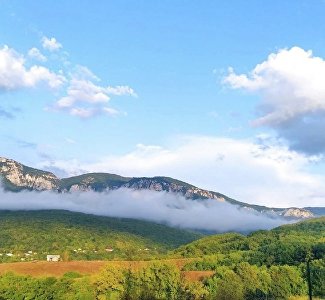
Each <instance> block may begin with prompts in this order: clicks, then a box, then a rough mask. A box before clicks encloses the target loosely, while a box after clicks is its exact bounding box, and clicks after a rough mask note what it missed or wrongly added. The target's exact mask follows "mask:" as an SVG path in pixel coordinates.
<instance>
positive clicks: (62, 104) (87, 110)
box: [55, 69, 136, 118]
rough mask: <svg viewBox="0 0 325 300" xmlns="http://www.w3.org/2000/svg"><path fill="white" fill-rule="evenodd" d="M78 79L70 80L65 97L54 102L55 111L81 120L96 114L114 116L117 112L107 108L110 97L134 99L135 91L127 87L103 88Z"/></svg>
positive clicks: (86, 80) (89, 81)
mask: <svg viewBox="0 0 325 300" xmlns="http://www.w3.org/2000/svg"><path fill="white" fill-rule="evenodd" d="M87 70H88V69H87ZM88 75H89V74H88ZM78 77H79V78H80V75H79V76H78ZM79 78H72V79H71V81H70V84H69V87H68V89H67V95H66V96H64V97H62V98H60V99H59V100H58V101H57V102H56V105H55V108H56V109H57V110H62V111H67V112H69V113H70V114H71V115H73V116H78V117H81V118H89V117H92V116H94V115H98V114H109V115H116V114H118V113H119V112H118V111H117V110H115V109H113V108H110V107H107V103H108V102H109V100H110V96H111V95H114V96H122V95H128V96H133V97H136V93H135V91H134V90H133V89H132V88H130V87H128V86H116V87H111V86H108V87H104V86H100V85H97V84H95V83H94V82H92V81H91V80H88V79H79Z"/></svg>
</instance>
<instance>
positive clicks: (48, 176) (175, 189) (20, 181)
mask: <svg viewBox="0 0 325 300" xmlns="http://www.w3.org/2000/svg"><path fill="white" fill-rule="evenodd" d="M0 176H1V178H2V185H3V188H4V189H5V190H8V191H14V192H18V191H21V190H24V189H26V190H36V191H44V190H52V191H56V192H63V193H65V192H78V191H79V192H84V191H96V192H103V191H108V190H115V189H119V188H128V189H134V190H152V191H156V192H162V191H164V192H167V193H177V194H180V195H182V196H184V197H186V198H187V199H190V200H204V199H213V200H216V201H222V202H228V203H230V204H233V205H237V206H240V207H242V209H249V210H251V211H253V212H254V211H255V212H256V213H262V214H267V215H268V216H273V217H284V218H290V219H304V218H311V217H314V214H313V212H312V211H311V210H310V209H303V208H268V207H265V206H259V205H251V204H247V203H243V202H239V201H237V200H234V199H231V198H229V197H227V196H225V195H223V194H220V193H217V192H212V191H207V190H204V189H200V188H198V187H195V186H193V185H190V184H188V183H186V182H182V181H179V180H176V179H173V178H169V177H140V178H137V177H132V178H130V177H122V176H119V175H115V174H108V173H89V174H83V175H80V176H74V177H69V178H63V179H59V178H58V177H56V176H55V175H54V174H52V173H50V172H46V171H42V170H38V169H34V168H30V167H27V166H24V165H22V164H20V163H18V162H16V161H14V160H12V159H7V158H3V157H0Z"/></svg>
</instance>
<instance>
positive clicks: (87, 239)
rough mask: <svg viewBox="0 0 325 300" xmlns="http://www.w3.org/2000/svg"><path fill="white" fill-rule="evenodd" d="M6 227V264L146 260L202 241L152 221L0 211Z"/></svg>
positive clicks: (2, 252)
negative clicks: (49, 258) (51, 258)
mask: <svg viewBox="0 0 325 300" xmlns="http://www.w3.org/2000/svg"><path fill="white" fill-rule="evenodd" d="M0 227H1V231H0V261H28V260H33V259H40V260H44V259H45V257H46V254H61V255H63V256H64V255H65V256H66V258H68V257H69V258H70V259H72V260H74V259H85V260H94V259H114V258H128V259H131V258H146V257H151V256H155V255H157V254H159V253H165V251H166V250H167V249H172V248H175V247H177V246H179V245H181V244H185V243H188V242H190V241H193V240H195V239H197V238H199V237H201V236H202V235H200V234H198V233H194V232H190V231H186V230H180V229H176V228H171V227H167V226H164V225H160V224H155V223H151V222H145V221H139V220H132V219H118V218H110V217H99V216H93V215H86V214H82V213H74V212H68V211H58V210H44V211H0ZM140 249H141V250H140ZM11 254H12V255H11Z"/></svg>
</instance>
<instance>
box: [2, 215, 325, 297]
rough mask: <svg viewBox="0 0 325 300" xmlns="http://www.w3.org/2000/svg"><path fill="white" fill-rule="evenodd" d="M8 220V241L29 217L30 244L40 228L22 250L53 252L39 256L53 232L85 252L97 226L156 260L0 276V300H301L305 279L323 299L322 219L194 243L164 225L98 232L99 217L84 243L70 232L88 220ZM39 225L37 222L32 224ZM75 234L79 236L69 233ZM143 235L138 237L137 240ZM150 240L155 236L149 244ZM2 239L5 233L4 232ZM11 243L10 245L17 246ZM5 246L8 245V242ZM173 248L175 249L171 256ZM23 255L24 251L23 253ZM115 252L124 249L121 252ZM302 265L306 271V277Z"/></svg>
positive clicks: (123, 224)
mask: <svg viewBox="0 0 325 300" xmlns="http://www.w3.org/2000/svg"><path fill="white" fill-rule="evenodd" d="M11 214H12V215H11ZM15 214H18V215H19V216H20V218H21V219H19V218H17V219H16V220H17V228H18V229H17V231H15V232H14V231H12V232H11V234H21V232H22V231H19V230H22V229H19V228H21V227H23V226H22V224H23V223H24V222H27V220H28V218H29V217H31V216H32V215H33V216H34V218H32V221H31V222H27V224H28V226H27V228H28V230H27V231H29V230H30V231H31V233H30V236H31V237H32V236H33V234H32V232H34V231H33V230H36V228H37V230H36V231H35V233H36V232H37V233H40V230H41V228H42V226H43V227H44V228H43V229H44V232H43V234H44V236H42V239H44V241H43V242H40V240H35V237H33V239H32V240H31V241H30V243H31V244H29V245H28V246H29V247H31V245H33V243H37V242H39V243H40V245H37V244H34V245H37V247H39V248H41V247H44V249H51V250H52V249H53V248H46V247H49V246H50V247H52V246H53V245H52V244H51V243H50V242H49V241H50V240H49V239H50V238H49V239H46V232H47V234H48V235H49V236H51V234H50V232H51V233H52V231H54V233H55V234H57V235H55V234H54V235H53V238H54V237H55V238H58V237H59V236H61V235H62V234H64V236H63V237H62V240H61V239H58V241H59V242H58V244H57V246H58V247H59V246H60V245H64V243H63V241H64V239H66V238H67V239H70V240H69V243H70V244H71V245H73V247H76V248H77V247H79V245H82V247H85V245H87V244H82V243H86V241H87V240H88V239H90V238H91V236H92V235H94V234H95V233H94V232H92V228H93V227H96V226H99V228H101V230H103V232H104V231H105V228H106V230H108V228H110V230H109V232H108V233H107V234H112V232H111V230H112V228H113V227H114V226H115V227H114V228H115V229H114V230H115V233H118V235H117V236H116V241H117V239H122V238H124V239H125V241H127V240H128V238H129V239H130V238H132V239H131V240H129V242H132V243H134V246H135V247H140V246H141V247H143V246H144V245H149V244H145V243H149V241H150V242H151V243H152V244H150V245H151V247H152V246H154V245H158V246H159V245H160V246H161V248H159V249H160V251H161V252H159V251H158V250H157V251H156V252H154V251H153V252H150V251H147V252H146V259H150V258H151V259H153V258H155V259H156V260H155V262H148V263H147V264H146V266H143V265H141V264H139V266H138V267H132V268H131V267H130V268H117V267H112V266H108V265H107V267H105V268H103V269H102V270H101V271H100V272H99V273H97V274H92V275H85V274H79V273H76V272H68V273H66V274H65V275H63V276H61V277H32V276H26V275H18V274H14V273H5V274H2V275H0V299H1V300H4V299H6V300H7V299H10V300H12V299H13V300H16V299H17V300H18V299H19V300H20V299H44V300H45V299H68V300H69V299H71V300H72V299H80V300H81V299H83V300H87V299H112V300H114V299H125V300H127V299H129V300H136V299H139V300H140V299H141V300H149V299H152V300H154V299H157V300H158V299H161V300H163V299H166V300H167V299H175V300H176V299H180V300H182V299H184V300H187V299H188V300H190V299H193V300H195V299H204V300H212V299H216V300H237V299H238V300H240V299H247V300H250V299H252V300H253V299H268V300H270V299H297V300H298V299H299V300H300V299H301V300H302V299H306V297H307V294H308V284H307V283H308V274H310V278H311V282H310V283H311V288H312V294H313V296H314V297H315V298H314V299H322V298H324V297H325V285H324V282H325V217H322V218H318V219H310V220H307V221H303V222H299V223H296V224H290V225H285V226H281V227H278V228H275V229H273V230H270V231H257V232H254V233H251V234H249V235H247V236H245V235H241V234H238V233H226V234H218V235H211V236H205V237H202V238H199V237H200V235H199V234H196V233H191V232H186V231H183V232H182V231H177V229H172V230H171V231H170V232H169V233H168V231H166V230H167V229H166V228H165V227H164V226H163V225H152V226H153V227H151V228H148V227H150V226H151V223H146V222H144V223H142V222H141V221H134V220H123V219H116V220H114V219H107V220H106V219H105V222H108V223H109V222H111V224H110V227H105V226H108V225H107V224H108V223H105V222H104V219H101V218H100V217H98V219H96V223H92V222H94V221H90V220H91V218H92V217H89V218H90V219H89V220H88V224H87V228H89V230H90V231H89V234H88V235H87V234H86V232H84V231H82V230H85V228H83V225H82V224H79V226H80V227H78V226H77V225H76V224H78V220H79V222H81V221H80V220H81V219H82V220H83V221H82V223H83V222H85V220H87V216H84V215H82V214H72V215H70V213H68V212H61V211H60V212H53V211H47V212H46V214H47V217H48V223H47V224H45V223H43V222H41V221H39V222H40V223H39V224H38V225H37V222H38V221H37V218H36V216H38V214H42V212H33V213H30V212H20V213H12V212H2V215H1V216H2V217H1V219H2V221H1V222H2V223H1V226H7V227H4V228H12V227H10V226H9V225H10V224H11V223H10V222H13V220H14V217H13V216H14V215H15ZM65 214H66V215H65ZM10 216H11V217H12V219H11V218H10ZM51 216H52V217H53V218H51ZM60 216H61V217H60ZM66 216H69V218H70V219H69V218H65V217H66ZM56 218H58V219H56ZM71 218H72V219H71ZM74 218H75V219H74ZM83 218H84V219H83ZM96 218H97V217H96ZM41 219H42V218H41V217H40V218H39V219H38V220H41ZM68 219H69V220H70V221H69V222H72V223H73V224H74V225H73V226H72V223H71V224H70V223H67V220H68ZM19 220H20V221H19ZM55 220H60V222H61V223H60V222H59V221H58V222H57V224H56V222H55ZM63 220H65V223H64V222H63ZM109 220H110V221H109ZM19 222H21V223H19ZM101 222H103V224H102V225H100V224H101ZM119 222H120V223H119ZM104 223H105V224H106V225H104ZM113 223H114V225H113ZM54 224H56V225H54ZM69 224H70V226H72V227H71V228H73V230H74V232H75V234H76V238H75V239H73V238H72V235H71V236H69V235H68V237H67V233H66V232H65V230H66V229H65V228H66V226H68V225H69ZM92 226H93V227H92ZM101 226H102V227H101ZM155 226H157V227H155ZM144 227H146V229H145V228H144ZM77 228H78V230H81V231H78V230H76V229H77ZM122 228H124V230H122ZM142 230H144V233H143V235H142V237H141V234H140V233H141V232H142ZM131 231H132V233H131ZM122 232H123V234H125V236H123V234H122ZM154 232H157V233H158V234H157V236H156V237H154V238H153V237H152V236H153V235H154V234H153V233H154ZM6 233H8V231H7V230H6ZM181 234H184V236H183V240H181V241H182V242H183V243H184V242H185V239H189V240H192V242H190V243H187V244H185V245H181V246H179V245H177V242H176V241H177V239H178V235H181ZM158 235H160V236H158ZM0 236H1V240H0V241H1V244H2V245H3V244H4V243H5V242H6V238H5V235H4V233H3V232H2V233H1V235H0ZM107 237H109V235H108V236H105V238H107ZM134 237H138V239H139V240H137V239H134ZM140 237H141V238H140ZM78 239H80V240H81V242H80V243H81V244H78V245H77V244H73V241H77V240H78ZM96 239H97V240H96V242H97V243H98V244H99V241H101V239H100V238H99V237H97V236H96ZM110 239H111V240H112V243H113V241H114V239H112V237H110ZM133 239H134V240H133ZM24 240H25V238H24ZM193 240H194V241H193ZM13 241H15V242H16V243H17V245H16V246H15V245H14V244H13V243H14V242H13ZM26 241H28V239H26ZM51 241H52V240H51ZM7 243H9V242H8V241H7ZM11 243H12V244H11V245H10V246H11V248H10V247H9V245H7V246H6V247H9V248H10V249H22V248H21V247H25V246H26V245H22V244H19V239H18V237H17V236H16V237H15V239H11ZM21 243H23V242H21ZM24 243H25V242H24ZM60 243H63V244H60ZM102 243H103V244H102V245H103V246H105V247H107V245H106V240H105V239H104V238H103V240H102ZM177 246H178V248H175V247H177ZM14 247H16V248H14ZM91 247H93V245H92V246H91ZM9 248H8V249H9ZM172 248H174V249H172ZM26 249H27V248H24V251H26ZM71 249H72V248H71ZM157 249H158V248H157ZM168 249H169V250H168ZM163 250H164V251H163ZM58 251H59V248H58ZM72 251H73V250H72ZM166 251H168V252H166ZM122 252H123V248H121V253H122ZM107 255H108V254H107ZM137 256H139V254H138V253H137V254H134V257H131V256H130V257H129V258H130V259H138V258H137ZM84 257H85V256H76V257H71V256H70V257H69V256H67V257H64V259H67V260H68V259H80V258H81V259H83V258H84ZM106 257H107V256H106ZM104 258H105V256H104ZM112 258H114V257H112ZM126 258H128V257H126ZM157 258H158V260H157ZM166 258H173V259H176V260H177V259H180V258H182V259H184V258H185V259H186V260H187V263H185V265H183V266H182V268H179V267H177V266H176V265H175V264H171V263H167V262H166V260H165V259H166ZM107 259H108V258H107ZM159 259H160V260H159ZM307 262H308V264H309V266H310V268H309V272H308V270H307ZM59 264H60V262H59ZM188 271H210V273H209V274H210V275H209V276H205V277H203V278H202V280H189V279H188V278H186V277H185V276H184V273H185V272H188Z"/></svg>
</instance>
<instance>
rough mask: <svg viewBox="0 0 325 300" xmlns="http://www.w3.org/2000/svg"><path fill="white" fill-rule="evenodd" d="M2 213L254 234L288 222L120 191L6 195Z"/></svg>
mask: <svg viewBox="0 0 325 300" xmlns="http://www.w3.org/2000/svg"><path fill="white" fill-rule="evenodd" d="M0 209H1V210H41V209H64V210H70V211H75V212H82V213H88V214H94V215H100V216H110V217H122V218H135V219H142V220H148V221H154V222H159V223H164V224H168V225H171V226H175V227H181V228H188V229H199V230H208V231H242V232H243V231H252V230H257V229H270V228H272V227H276V226H279V225H281V224H284V223H286V222H285V221H284V220H283V219H281V218H274V217H270V216H266V215H262V214H259V213H256V212H254V211H251V210H248V209H243V208H239V207H237V206H234V205H231V204H228V203H226V202H219V201H216V200H206V201H193V200H187V199H185V198H184V197H182V196H180V195H175V194H170V193H165V192H155V191H147V190H146V191H143V190H142V191H139V190H130V189H118V190H113V191H109V192H105V193H97V192H80V193H64V194H58V193H54V192H29V191H23V192H20V193H12V192H5V191H3V190H2V189H1V190H0Z"/></svg>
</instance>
